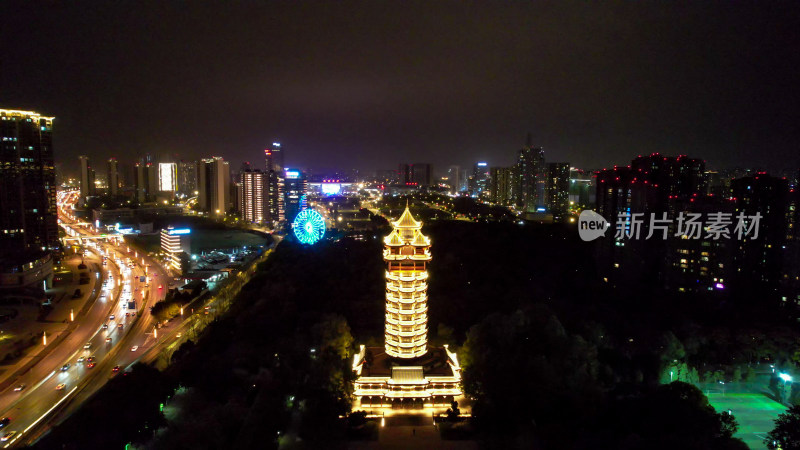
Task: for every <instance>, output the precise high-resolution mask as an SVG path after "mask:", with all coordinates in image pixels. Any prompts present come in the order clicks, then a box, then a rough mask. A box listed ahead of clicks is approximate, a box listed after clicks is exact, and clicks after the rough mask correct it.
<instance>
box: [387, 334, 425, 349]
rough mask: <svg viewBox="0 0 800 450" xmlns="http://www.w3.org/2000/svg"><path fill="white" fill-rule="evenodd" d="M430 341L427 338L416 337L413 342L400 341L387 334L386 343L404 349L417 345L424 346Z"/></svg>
mask: <svg viewBox="0 0 800 450" xmlns="http://www.w3.org/2000/svg"><path fill="white" fill-rule="evenodd" d="M427 342H428V340H427V339H425V338H421V339H415V340H414V341H413V342H400V341H398V340H396V339H392V338H391V337H390V336H389V335H387V336H386V343H387V344H389V345H393V346H395V347H398V348H402V349H413V348H415V347H421V346H424V345H425V344H426V343H427Z"/></svg>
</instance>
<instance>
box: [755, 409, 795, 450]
mask: <svg viewBox="0 0 800 450" xmlns="http://www.w3.org/2000/svg"><path fill="white" fill-rule="evenodd" d="M773 443H774V444H773ZM764 444H766V445H767V448H771V449H775V448H779V447H780V448H781V449H783V450H800V406H798V405H795V406H792V407H791V408H789V409H788V410H787V411H786V412H785V413H783V414H781V415H779V416H778V418H777V419H775V428H774V429H773V430H772V431H770V432H769V433H767V437H765V438H764Z"/></svg>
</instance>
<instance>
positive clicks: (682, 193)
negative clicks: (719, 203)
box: [597, 153, 706, 230]
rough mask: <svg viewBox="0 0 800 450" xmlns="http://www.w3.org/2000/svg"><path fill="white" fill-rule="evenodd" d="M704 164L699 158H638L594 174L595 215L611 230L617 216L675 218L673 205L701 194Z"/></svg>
mask: <svg viewBox="0 0 800 450" xmlns="http://www.w3.org/2000/svg"><path fill="white" fill-rule="evenodd" d="M704 172H705V162H704V161H703V160H701V159H696V158H689V157H687V156H685V155H680V156H678V157H668V156H663V155H661V154H659V153H653V154H652V155H649V156H639V157H637V158H636V159H634V160H633V161H631V164H630V165H629V166H627V167H614V168H613V169H603V170H601V171H599V172H597V212H598V213H600V215H602V216H603V217H605V218H606V220H608V221H609V223H610V225H611V226H610V228H611V229H612V230H615V229H616V228H615V227H616V221H617V217H618V215H619V214H620V213H625V212H634V213H645V214H649V213H663V212H668V213H670V215H671V216H675V215H676V213H677V211H676V210H675V208H674V206H675V205H677V204H678V203H677V202H676V201H681V202H682V203H681V204H683V203H691V199H692V198H697V197H700V196H702V195H704V194H705V192H706V187H705V176H704Z"/></svg>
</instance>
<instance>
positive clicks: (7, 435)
mask: <svg viewBox="0 0 800 450" xmlns="http://www.w3.org/2000/svg"><path fill="white" fill-rule="evenodd" d="M15 434H17V432H16V431H9V432H8V433H6V434H4V435H3V437H1V438H0V441H3V442H5V441H7V440H9V439H11V438H12V437H14V435H15Z"/></svg>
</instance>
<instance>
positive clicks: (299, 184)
mask: <svg viewBox="0 0 800 450" xmlns="http://www.w3.org/2000/svg"><path fill="white" fill-rule="evenodd" d="M281 191H282V194H283V204H282V207H281V209H280V211H279V212H278V214H279V217H280V219H279V220H285V221H287V222H289V223H291V222H292V221H294V218H295V217H297V214H298V213H300V211H302V210H304V209H306V207H307V206H308V205H307V200H306V196H307V194H308V180H307V179H306V176H305V174H304V173H303V172H301V171H300V170H299V169H285V170H284V171H283V188H282V189H281Z"/></svg>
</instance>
